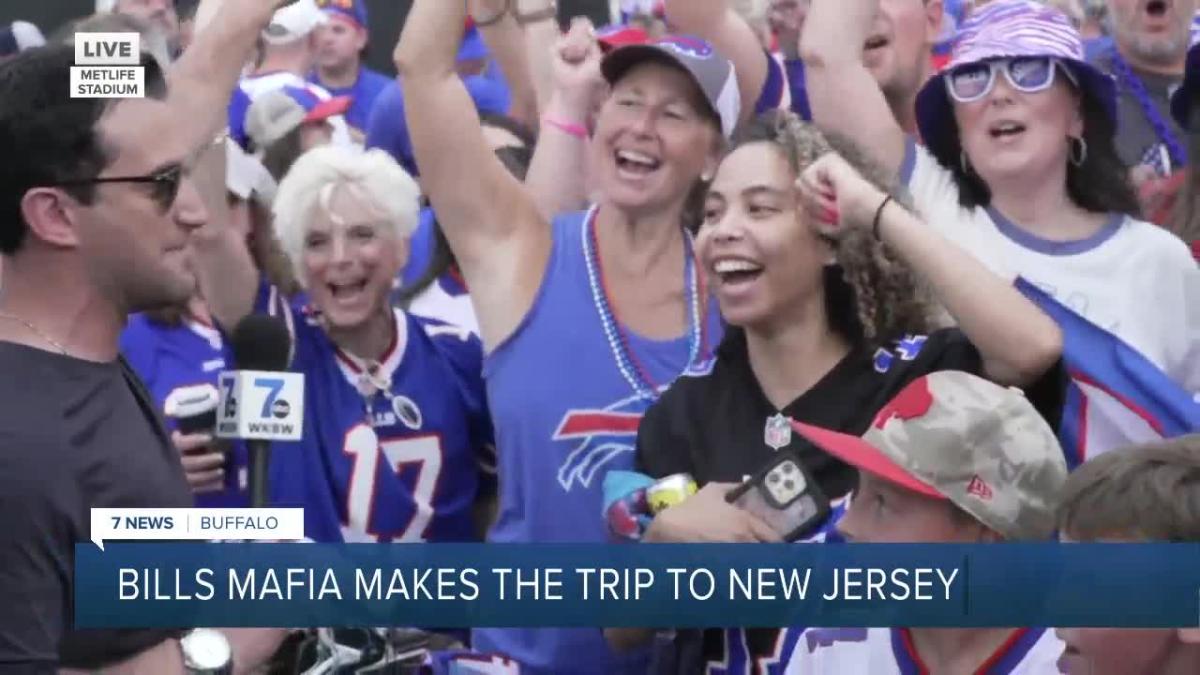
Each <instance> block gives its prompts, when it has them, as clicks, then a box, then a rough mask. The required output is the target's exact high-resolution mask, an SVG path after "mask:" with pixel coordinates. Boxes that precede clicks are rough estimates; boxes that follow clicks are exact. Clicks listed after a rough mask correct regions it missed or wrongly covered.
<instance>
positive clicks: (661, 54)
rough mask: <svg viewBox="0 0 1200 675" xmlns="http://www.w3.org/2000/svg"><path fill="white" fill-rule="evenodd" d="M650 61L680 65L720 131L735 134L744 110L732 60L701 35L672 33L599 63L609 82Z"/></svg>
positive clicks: (615, 52) (621, 50) (623, 49)
mask: <svg viewBox="0 0 1200 675" xmlns="http://www.w3.org/2000/svg"><path fill="white" fill-rule="evenodd" d="M650 61H654V62H658V63H664V64H667V65H669V66H672V67H675V68H679V69H681V70H683V72H685V73H687V74H688V75H690V76H691V78H692V81H693V82H695V83H696V86H698V87H699V88H700V91H701V92H702V93H703V94H704V98H705V100H707V101H708V104H709V106H710V107H711V112H712V113H713V114H714V115H716V117H717V119H718V120H720V122H721V133H722V134H724V136H725V137H726V138H728V137H729V136H731V135H732V134H733V130H734V128H736V127H737V123H738V117H739V116H740V115H741V112H742V100H741V93H740V92H739V91H738V82H737V73H736V72H735V71H734V68H733V64H732V63H731V62H730V61H729V59H727V58H725V57H724V56H723V55H722V54H721V53H720V52H718V51H717V50H716V49H715V48H714V47H713V46H712V45H710V44H709V43H708V42H705V41H704V40H702V39H700V38H698V37H692V36H690V35H671V36H668V37H665V38H662V39H660V40H656V41H654V42H648V43H646V44H632V45H627V46H624V47H620V48H618V49H614V50H612V51H611V52H609V53H608V54H607V55H606V56H605V57H604V60H603V61H601V62H600V71H601V72H602V73H603V74H604V79H606V80H608V83H609V84H616V83H617V81H619V80H620V79H621V78H622V77H624V76H625V74H626V73H628V72H629V71H630V70H631V69H632V68H633V67H634V66H637V65H639V64H641V63H646V62H650Z"/></svg>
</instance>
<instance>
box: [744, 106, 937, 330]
mask: <svg viewBox="0 0 1200 675" xmlns="http://www.w3.org/2000/svg"><path fill="white" fill-rule="evenodd" d="M752 143H770V144H772V145H774V146H775V147H776V149H778V150H779V151H780V152H781V153H783V155H784V157H785V158H786V159H787V161H788V164H789V165H790V166H791V168H792V172H793V173H794V174H795V175H797V176H799V175H800V174H801V173H802V172H803V171H804V169H805V168H807V167H808V166H809V165H810V164H812V163H813V162H814V161H816V160H817V158H819V157H821V156H822V155H824V154H825V153H828V152H836V153H838V154H839V155H841V156H842V157H843V158H844V159H845V160H846V161H847V162H848V163H849V164H850V165H851V166H853V167H854V168H855V169H857V170H858V172H859V173H861V174H862V175H863V177H864V178H866V179H867V180H868V181H869V182H871V183H872V184H873V185H875V186H876V187H878V188H880V189H881V190H883V191H884V192H886V193H888V194H890V195H892V197H893V198H894V199H896V201H898V202H899V203H901V204H902V205H904V206H905V207H906V208H911V207H910V206H909V205H908V199H907V197H904V196H902V195H901V194H900V191H899V189H898V187H897V186H896V185H895V184H894V183H893V182H892V181H889V180H887V179H886V178H884V176H886V175H887V174H886V172H884V171H883V170H881V169H880V168H879V167H878V166H877V165H876V164H874V163H872V162H871V161H870V160H868V159H867V158H866V155H865V154H864V153H863V152H862V151H861V150H859V149H858V148H857V147H856V146H855V145H854V143H852V142H850V141H849V140H848V139H845V138H841V137H838V136H836V135H833V134H825V133H822V132H821V131H819V130H817V128H816V127H815V126H813V125H811V124H808V123H806V122H804V121H803V120H801V119H800V118H799V117H798V116H796V115H795V114H794V113H791V112H788V111H784V110H777V111H772V112H768V113H766V114H764V115H762V116H761V117H758V118H756V119H754V120H751V121H750V122H748V123H746V124H745V125H744V126H743V127H742V128H741V129H739V130H738V132H737V134H735V135H734V138H733V142H732V144H731V145H730V149H729V152H730V153H732V152H733V151H734V150H737V149H738V148H740V147H742V146H744V145H749V144H752ZM800 217H805V216H800ZM856 225H864V224H862V223H858V224H856ZM865 225H866V226H865V227H847V228H845V233H844V234H843V235H842V236H841V237H839V238H838V239H836V240H831V241H830V244H831V246H832V247H833V250H834V255H835V257H836V259H837V264H836V265H832V266H829V267H826V269H825V311H826V315H827V316H828V318H829V323H830V326H832V327H833V329H834V330H835V331H837V332H838V333H839V334H840V335H841V336H842V337H843V338H845V339H846V340H847V341H849V342H850V343H852V344H860V343H865V344H867V345H870V346H877V345H880V344H882V343H884V342H887V341H888V340H893V339H896V338H898V337H900V336H903V335H906V334H925V333H928V332H929V331H930V329H931V328H932V327H933V326H932V319H933V317H934V316H935V313H934V307H935V305H934V304H933V303H932V302H931V301H930V299H929V294H928V292H927V289H926V288H925V287H924V285H923V284H922V283H920V282H919V281H918V280H917V277H916V275H915V274H914V273H913V271H912V270H911V269H910V268H909V267H908V266H907V265H906V264H904V263H903V262H902V261H900V259H899V258H897V257H896V255H895V254H894V253H893V252H892V251H891V250H889V249H888V247H887V246H886V245H884V244H883V243H882V242H880V241H878V240H877V239H875V237H874V236H872V234H871V232H870V226H869V224H865Z"/></svg>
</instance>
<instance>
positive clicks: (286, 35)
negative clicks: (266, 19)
mask: <svg viewBox="0 0 1200 675" xmlns="http://www.w3.org/2000/svg"><path fill="white" fill-rule="evenodd" d="M328 21H329V17H327V16H325V12H322V11H321V10H320V9H319V8H318V7H317V3H316V0H296V2H293V3H292V4H290V5H288V6H286V7H283V8H282V9H280V10H278V11H276V12H275V15H274V16H272V17H271V23H269V24H267V27H266V28H264V29H263V32H262V38H263V40H265V41H266V42H267V43H268V44H273V45H280V44H287V43H289V42H295V41H296V40H299V39H301V38H304V37H306V36H307V35H308V34H309V33H311V32H313V30H314V29H315V28H316V27H317V26H320V25H323V24H325V23H326V22H328Z"/></svg>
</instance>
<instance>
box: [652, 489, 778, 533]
mask: <svg viewBox="0 0 1200 675" xmlns="http://www.w3.org/2000/svg"><path fill="white" fill-rule="evenodd" d="M736 487H737V485H735V484H733V483H709V484H707V485H705V486H704V487H702V488H700V491H699V492H697V493H696V494H694V495H692V496H691V497H688V498H687V499H685V500H683V501H682V502H680V503H679V504H676V505H675V506H672V507H670V508H668V509H667V510H665V511H663V512H662V513H660V514H658V516H656V517H655V518H654V520H653V521H652V522H651V523H650V527H649V528H648V529H647V530H646V536H645V537H644V538H643V541H647V542H652V543H653V542H657V543H676V544H679V543H697V542H699V543H713V544H720V543H753V542H763V543H773V542H780V541H782V538H781V537H780V536H779V535H778V534H777V533H776V532H775V530H772V529H771V527H770V526H769V525H767V524H766V523H764V522H763V521H762V520H761V519H760V518H757V517H755V516H753V515H751V514H750V513H748V512H746V511H743V510H742V509H739V508H738V507H736V506H733V505H732V504H730V503H729V502H727V501H725V496H726V495H727V494H729V491H730V490H732V489H734V488H736Z"/></svg>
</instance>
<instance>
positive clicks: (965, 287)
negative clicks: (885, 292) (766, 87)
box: [799, 153, 1062, 385]
mask: <svg viewBox="0 0 1200 675" xmlns="http://www.w3.org/2000/svg"><path fill="white" fill-rule="evenodd" d="M799 182H800V191H801V194H802V196H803V198H804V200H805V202H806V203H808V204H809V205H810V213H812V214H815V213H818V212H825V213H832V214H836V215H837V216H838V221H839V223H841V224H842V225H840V226H832V227H831V228H830V229H828V230H827V233H828V234H832V235H833V236H837V234H838V229H839V227H868V228H870V227H873V225H874V219H875V214H876V213H878V214H879V226H878V228H877V230H876V231H877V232H878V233H879V236H880V238H881V239H882V240H883V241H884V243H886V244H887V245H888V246H890V247H891V248H892V250H894V251H895V252H896V253H897V254H898V255H899V256H900V258H901V259H903V260H904V262H905V263H907V264H908V265H909V266H910V267H911V268H912V269H913V270H915V271H916V272H917V274H919V275H920V276H921V278H923V279H924V280H925V281H926V282H928V284H929V285H930V287H931V288H932V290H933V292H934V293H935V294H936V295H937V298H938V300H939V301H940V302H941V303H942V305H944V306H945V308H946V309H947V310H948V311H949V312H950V314H951V315H952V316H953V317H954V319H955V321H956V322H957V323H958V326H959V327H960V328H961V329H962V332H963V333H964V334H965V335H966V336H967V338H968V339H969V340H970V341H971V343H972V344H974V345H975V347H976V348H977V349H978V350H979V353H980V355H981V356H982V357H983V366H984V371H985V372H986V374H987V376H988V377H989V378H990V379H992V380H993V381H995V382H997V383H1000V384H1005V385H1025V384H1029V383H1031V382H1033V381H1035V380H1036V379H1037V378H1038V377H1040V376H1041V375H1042V374H1043V373H1044V372H1046V370H1048V369H1049V368H1050V366H1052V365H1054V363H1055V362H1056V361H1057V360H1058V359H1059V358H1060V357H1061V355H1062V331H1060V330H1059V328H1058V324H1056V323H1055V322H1054V320H1053V319H1051V318H1050V317H1049V316H1047V315H1046V314H1045V313H1044V312H1042V311H1041V310H1040V309H1038V308H1037V306H1036V305H1034V304H1033V302H1032V301H1030V300H1029V299H1028V298H1026V297H1025V296H1024V295H1022V294H1021V292H1020V291H1018V290H1017V288H1016V286H1015V285H1014V284H1013V283H1012V281H1013V280H1012V279H1003V278H1001V277H1000V276H998V275H997V274H995V273H994V272H992V271H991V270H990V269H988V268H987V267H985V266H984V265H983V263H981V262H979V260H977V259H976V258H975V257H974V256H972V255H971V254H970V253H967V252H966V251H964V250H963V249H961V248H959V247H958V246H957V245H955V244H953V243H952V242H950V241H948V240H946V239H945V238H944V237H942V236H941V235H940V234H938V233H937V229H936V228H932V227H929V226H927V225H926V224H925V223H923V222H921V221H920V220H919V219H918V218H917V217H916V216H915V215H913V213H912V212H910V211H909V210H907V209H905V208H903V207H902V206H900V205H899V204H896V203H895V202H894V201H893V200H888V201H886V203H885V200H887V197H888V196H887V195H886V194H885V193H884V192H882V191H881V190H879V189H878V188H876V187H875V186H874V185H872V184H871V183H869V182H867V181H866V180H865V179H864V178H863V177H862V176H861V175H860V174H859V173H858V172H857V171H856V170H855V169H854V168H853V167H852V166H850V165H849V164H848V163H847V162H846V161H845V160H844V159H842V158H841V157H840V156H838V155H837V154H834V153H830V154H827V155H825V156H824V157H822V158H820V159H819V160H817V161H816V162H814V163H813V164H812V166H810V167H809V168H808V169H807V170H805V172H804V175H803V176H802V177H801V179H800V181H799Z"/></svg>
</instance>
